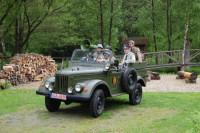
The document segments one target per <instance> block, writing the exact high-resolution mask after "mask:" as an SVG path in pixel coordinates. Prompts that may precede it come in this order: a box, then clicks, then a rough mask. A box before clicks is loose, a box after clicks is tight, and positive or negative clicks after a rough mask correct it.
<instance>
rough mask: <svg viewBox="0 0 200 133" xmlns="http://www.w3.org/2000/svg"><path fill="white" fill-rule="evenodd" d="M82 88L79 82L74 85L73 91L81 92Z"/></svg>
mask: <svg viewBox="0 0 200 133" xmlns="http://www.w3.org/2000/svg"><path fill="white" fill-rule="evenodd" d="M82 90H83V87H82V86H81V85H80V84H77V85H76V86H75V91H76V92H81V91H82Z"/></svg>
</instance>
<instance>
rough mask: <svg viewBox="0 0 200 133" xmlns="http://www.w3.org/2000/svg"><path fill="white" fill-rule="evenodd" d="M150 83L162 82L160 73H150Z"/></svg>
mask: <svg viewBox="0 0 200 133" xmlns="http://www.w3.org/2000/svg"><path fill="white" fill-rule="evenodd" d="M147 73H148V81H150V80H160V74H159V73H158V72H152V71H148V72H147Z"/></svg>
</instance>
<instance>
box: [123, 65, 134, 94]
mask: <svg viewBox="0 0 200 133" xmlns="http://www.w3.org/2000/svg"><path fill="white" fill-rule="evenodd" d="M136 84H137V73H136V70H135V69H133V68H129V69H126V70H125V71H124V73H123V74H122V77H121V87H122V90H124V91H125V92H128V93H130V92H132V91H133V89H134V88H135V86H136Z"/></svg>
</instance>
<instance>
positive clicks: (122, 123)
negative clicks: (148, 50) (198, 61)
mask: <svg viewBox="0 0 200 133" xmlns="http://www.w3.org/2000/svg"><path fill="white" fill-rule="evenodd" d="M0 100H1V103H0V123H1V124H0V132H8V130H9V131H12V130H13V131H14V132H26V130H28V131H29V132H36V133H37V132H49V133H51V132H61V133H64V132H69V133H93V132H95V133H134V132H136V133H154V132H155V133H193V132H194V133H198V132H200V104H199V102H200V93H144V95H143V101H142V103H141V104H140V105H139V106H130V105H129V104H128V97H127V95H124V96H120V97H115V98H112V99H108V100H107V102H106V108H105V111H104V113H103V115H102V116H100V117H99V118H97V119H94V118H91V117H90V116H89V113H88V108H87V106H85V105H80V104H72V105H70V106H68V107H67V106H65V105H64V104H63V105H62V107H61V109H60V111H58V112H56V113H49V112H48V111H46V109H45V108H44V98H43V97H41V96H37V95H36V94H35V91H34V90H24V89H23V90H22V89H20V90H3V91H0ZM22 115H23V116H22ZM8 119H9V122H11V123H12V122H13V121H14V122H13V123H12V124H8V123H6V122H5V121H7V120H8ZM16 119H17V120H19V123H17V122H16V121H17V120H16ZM13 124H14V125H15V126H13ZM47 125H48V126H47ZM2 127H4V128H2ZM24 129H26V130H24Z"/></svg>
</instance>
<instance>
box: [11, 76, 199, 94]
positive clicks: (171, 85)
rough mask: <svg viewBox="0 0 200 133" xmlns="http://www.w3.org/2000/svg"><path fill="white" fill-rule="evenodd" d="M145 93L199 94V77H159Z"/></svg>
mask: <svg viewBox="0 0 200 133" xmlns="http://www.w3.org/2000/svg"><path fill="white" fill-rule="evenodd" d="M40 84H41V82H32V83H28V84H22V85H19V86H16V87H13V88H15V89H18V88H20V89H21V88H26V89H27V88H28V89H37V88H38V87H39V86H40ZM143 90H144V91H145V92H200V77H199V78H198V79H197V83H193V84H192V83H185V80H180V79H179V80H177V79H176V75H175V74H164V75H161V80H151V81H150V82H147V86H146V87H144V88H143Z"/></svg>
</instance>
